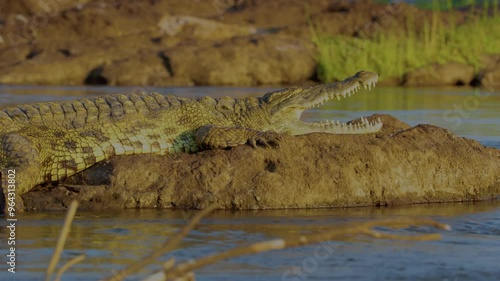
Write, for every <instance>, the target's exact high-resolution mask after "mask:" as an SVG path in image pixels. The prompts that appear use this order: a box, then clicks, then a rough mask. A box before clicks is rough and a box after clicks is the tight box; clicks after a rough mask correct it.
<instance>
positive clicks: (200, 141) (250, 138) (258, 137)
mask: <svg viewBox="0 0 500 281" xmlns="http://www.w3.org/2000/svg"><path fill="white" fill-rule="evenodd" d="M195 139H196V144H197V145H198V147H200V148H202V149H213V148H226V147H234V146H238V145H242V144H249V145H250V146H252V147H257V145H262V146H265V147H270V146H276V145H278V142H279V141H280V140H281V135H280V134H278V133H276V132H273V131H266V132H263V131H258V130H254V129H250V128H245V127H220V126H214V125H207V126H203V127H201V128H200V129H198V131H196V134H195Z"/></svg>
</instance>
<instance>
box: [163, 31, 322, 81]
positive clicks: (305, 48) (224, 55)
mask: <svg viewBox="0 0 500 281" xmlns="http://www.w3.org/2000/svg"><path fill="white" fill-rule="evenodd" d="M313 50H314V46H313V45H312V43H310V42H308V41H305V40H300V39H295V38H291V37H288V36H277V35H275V36H258V35H256V36H248V37H236V38H232V39H230V40H226V41H224V42H221V43H212V42H199V43H198V44H189V45H184V44H180V45H179V46H177V47H175V48H172V49H169V50H167V51H166V52H165V53H166V55H167V56H168V57H169V58H170V62H171V65H172V69H173V72H174V75H175V76H176V77H177V78H178V79H186V80H189V81H191V83H190V84H194V85H242V86H251V85H272V84H291V83H297V82H299V81H304V80H307V79H308V78H310V77H311V75H312V73H314V70H315V67H316V63H315V60H314V57H313V53H314V51H313ZM290 58H293V59H290Z"/></svg>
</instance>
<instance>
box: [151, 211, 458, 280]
mask: <svg viewBox="0 0 500 281" xmlns="http://www.w3.org/2000/svg"><path fill="white" fill-rule="evenodd" d="M410 225H415V226H420V225H427V226H433V227H436V228H441V229H446V230H450V229H451V228H450V227H449V226H448V225H446V224H442V223H438V222H435V221H432V220H427V219H415V218H399V219H387V220H374V221H369V222H364V223H356V224H349V225H344V226H340V227H336V228H335V229H332V230H329V231H325V232H322V233H316V234H308V235H301V236H298V237H294V238H288V239H275V240H270V241H265V242H258V243H254V244H251V245H248V246H243V247H238V248H234V249H232V250H229V251H226V252H223V253H218V254H213V255H210V256H206V257H203V258H200V259H198V260H192V261H188V262H185V263H182V264H179V265H177V266H175V267H173V268H171V269H170V270H166V271H164V272H163V273H164V275H162V274H160V273H156V274H155V279H151V280H150V279H148V280H150V281H152V280H171V279H174V278H178V277H181V276H186V274H188V273H190V272H192V271H194V270H196V269H199V268H201V267H204V266H207V265H210V264H214V263H216V262H218V261H220V260H224V259H229V258H234V257H238V256H243V255H249V254H257V253H261V252H267V251H271V250H281V249H285V248H292V247H299V246H304V245H308V244H313V243H318V242H322V241H328V240H333V239H338V238H342V237H346V236H351V235H358V234H365V235H370V236H373V237H376V238H389V239H404V240H414V241H425V240H436V239H440V238H441V236H440V235H439V234H424V235H417V236H404V235H391V234H384V233H380V232H376V231H373V230H372V229H371V228H372V227H375V226H386V227H395V226H396V227H402V226H410Z"/></svg>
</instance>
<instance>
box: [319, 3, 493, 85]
mask: <svg viewBox="0 0 500 281" xmlns="http://www.w3.org/2000/svg"><path fill="white" fill-rule="evenodd" d="M447 2H448V4H447V5H448V7H450V6H451V5H452V3H451V0H448V1H447ZM489 4H490V5H485V6H483V12H482V16H479V17H472V16H471V17H470V19H469V20H467V22H466V23H464V24H461V25H457V26H455V25H454V24H451V25H448V26H446V27H445V26H444V24H443V22H442V20H441V16H440V13H441V12H440V10H441V9H440V7H439V3H438V1H437V0H435V1H434V13H433V17H432V20H431V21H430V22H426V23H425V24H424V27H423V29H422V30H421V31H420V32H417V31H416V29H415V21H414V19H413V18H412V17H411V16H409V17H408V18H407V22H406V28H405V30H404V32H401V29H399V32H396V31H397V29H396V28H395V27H387V28H385V29H384V30H382V32H379V33H378V34H374V35H373V36H370V38H354V37H349V36H329V35H322V34H318V33H317V32H316V30H315V29H314V28H312V33H313V41H314V43H315V44H316V45H317V46H318V49H319V58H318V74H319V78H320V79H321V80H322V81H323V82H331V81H335V80H341V79H344V78H345V77H348V76H351V75H352V74H353V73H355V72H357V71H358V70H360V69H365V70H371V71H376V72H377V73H378V74H379V76H380V78H381V79H385V78H390V77H398V78H399V77H401V76H402V75H404V74H405V73H407V72H408V71H411V70H413V69H416V68H419V67H422V66H426V65H431V64H434V63H440V64H443V63H447V62H458V63H464V64H468V65H472V66H474V67H475V68H476V70H478V69H479V68H480V67H481V55H483V54H498V53H500V16H499V14H498V0H493V1H492V2H491V3H489ZM491 5H494V6H493V7H494V10H495V13H494V16H491V15H487V14H486V12H485V11H486V9H488V8H489V7H491ZM311 26H312V24H311ZM365 37H366V36H365Z"/></svg>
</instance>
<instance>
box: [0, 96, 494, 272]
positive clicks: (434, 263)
mask: <svg viewBox="0 0 500 281" xmlns="http://www.w3.org/2000/svg"><path fill="white" fill-rule="evenodd" d="M132 90H136V89H133V88H119V87H38V86H0V107H2V106H6V105H9V104H16V103H24V102H34V101H48V100H61V99H72V98H78V97H80V96H93V95H102V94H108V93H117V92H122V93H126V92H130V91H132ZM146 90H148V91H150V90H155V91H159V92H161V93H173V94H177V95H180V96H187V97H193V96H203V95H210V96H233V97H245V96H258V95H260V94H262V93H263V92H266V91H269V90H272V89H270V88H221V87H199V88H168V89H167V88H158V89H146ZM499 109H500V93H499V92H488V91H485V90H483V91H475V90H473V89H470V88H463V89H408V88H377V89H375V90H373V91H372V92H368V93H362V92H359V93H358V94H356V95H354V96H353V97H352V98H350V99H348V100H341V101H340V102H331V103H326V104H325V105H324V106H322V107H321V108H318V109H313V110H309V111H307V112H305V113H304V114H303V119H305V120H308V121H315V120H324V119H339V120H341V121H347V120H350V119H354V118H358V117H360V116H366V115H370V114H373V113H388V114H392V115H394V116H396V117H398V118H399V119H401V120H403V121H405V122H407V123H409V124H410V125H416V124H418V123H429V124H435V125H438V126H442V127H445V128H448V129H450V130H451V131H453V132H455V133H457V134H458V135H461V136H465V137H469V138H474V139H477V140H478V141H480V142H481V143H483V144H484V145H488V146H494V147H497V148H500V110H499ZM194 214H195V211H184V210H124V211H121V212H106V213H89V212H78V213H77V217H76V218H75V221H74V223H73V226H72V230H71V234H70V237H69V239H68V241H67V243H66V247H65V251H64V253H63V256H62V262H66V261H68V260H69V259H71V258H72V257H75V256H77V255H79V254H85V255H86V256H87V258H86V259H85V260H84V261H83V262H81V263H79V264H77V265H75V266H73V267H72V268H70V269H69V270H68V271H67V272H66V273H65V274H64V275H63V279H62V280H98V279H99V278H101V277H104V276H108V275H109V274H110V272H113V271H116V270H119V269H120V268H122V267H124V266H125V265H127V264H130V263H134V262H135V261H137V260H138V259H140V258H141V257H142V256H144V255H145V254H147V253H148V252H150V251H151V250H152V249H155V248H156V247H157V246H158V245H160V244H161V243H162V242H163V241H165V240H166V239H167V238H168V237H169V236H170V235H172V234H173V233H175V232H176V231H177V230H179V228H181V227H182V226H183V225H185V223H186V222H187V220H189V218H190V217H192V216H193V215H194ZM401 216H410V217H421V216H424V217H430V218H433V219H435V220H437V221H440V222H443V223H447V224H449V225H451V226H452V228H453V229H452V231H449V232H447V231H437V232H438V233H441V234H442V239H441V240H438V241H427V242H407V241H393V240H378V239H374V238H366V237H352V238H349V239H346V240H342V241H334V242H331V243H328V244H323V246H318V245H312V246H306V247H301V248H294V249H287V250H283V251H274V252H269V253H264V254H258V255H253V256H244V257H240V258H235V259H231V260H227V261H223V262H219V263H217V264H215V265H212V266H209V267H206V268H203V269H201V270H198V271H196V277H197V279H198V280H295V281H297V280H442V281H444V280H449V281H459V280H500V202H499V201H495V202H481V203H449V204H430V205H413V206H404V207H391V208H384V207H382V208H372V207H363V208H347V209H342V208H338V209H316V210H273V211H238V212H231V211H216V212H215V213H213V214H212V215H210V216H208V217H207V218H206V219H204V220H203V221H202V223H201V225H200V226H199V227H197V228H196V230H195V231H193V232H191V233H190V234H189V236H188V237H187V238H186V239H185V240H184V241H183V243H182V244H181V246H180V247H179V248H178V249H177V250H175V251H174V252H172V253H170V254H167V255H165V256H164V257H162V260H166V259H168V258H170V257H175V258H176V259H177V260H178V261H186V260H189V259H193V258H199V257H202V256H205V255H208V254H211V253H215V252H220V251H223V250H228V249H231V248H233V247H236V246H241V245H247V244H250V243H253V242H258V241H263V240H269V239H274V238H277V237H285V238H286V237H293V236H295V235H298V234H302V233H309V232H311V231H321V230H325V229H326V227H330V226H335V225H339V224H342V223H346V222H361V221H368V220H372V219H377V218H394V217H401ZM63 219H64V213H58V212H49V213H41V214H37V213H27V214H23V215H20V216H18V222H17V227H16V246H17V248H16V249H17V252H16V255H17V264H16V271H17V273H16V274H10V273H7V266H6V263H5V261H6V254H7V252H6V251H4V249H6V247H7V240H6V239H5V237H6V235H7V234H8V232H7V230H6V228H5V227H2V229H0V237H1V241H0V245H1V246H0V249H2V259H0V260H2V264H3V265H2V266H1V267H0V269H1V270H2V271H1V272H0V280H41V278H42V276H43V273H44V272H45V269H46V267H47V264H48V262H49V259H50V256H51V254H52V251H53V248H54V246H55V244H56V239H57V236H58V233H59V229H60V226H61V225H62V222H63ZM386 231H389V232H392V233H397V234H411V233H429V232H433V231H434V230H432V229H429V228H405V229H402V230H394V231H391V230H386ZM318 247H323V248H318ZM319 251H323V252H322V253H323V254H322V255H321V256H319V255H318V253H319ZM158 268H159V267H158V265H155V266H151V267H148V270H147V271H146V272H142V273H141V274H139V275H136V276H135V277H134V278H132V279H129V280H139V277H144V276H146V275H147V272H151V271H153V270H155V269H158Z"/></svg>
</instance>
